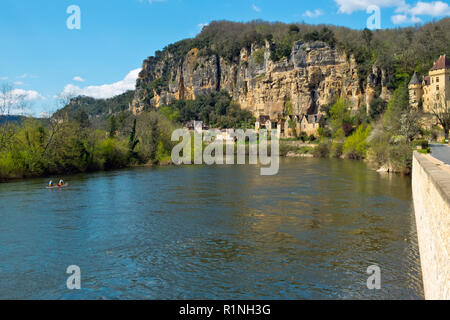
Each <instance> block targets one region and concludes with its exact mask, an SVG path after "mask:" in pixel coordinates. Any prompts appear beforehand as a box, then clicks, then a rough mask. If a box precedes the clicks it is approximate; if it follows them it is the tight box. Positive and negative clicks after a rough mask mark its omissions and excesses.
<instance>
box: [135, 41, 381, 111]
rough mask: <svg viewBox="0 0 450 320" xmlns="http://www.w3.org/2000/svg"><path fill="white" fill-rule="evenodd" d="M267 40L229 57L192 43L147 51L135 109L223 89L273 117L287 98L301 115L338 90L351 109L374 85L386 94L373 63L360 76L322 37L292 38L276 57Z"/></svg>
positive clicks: (366, 97)
mask: <svg viewBox="0 0 450 320" xmlns="http://www.w3.org/2000/svg"><path fill="white" fill-rule="evenodd" d="M270 46H271V43H270V42H269V41H266V43H265V46H257V45H252V46H251V47H249V48H243V49H242V50H241V52H240V57H239V59H238V61H234V62H230V61H229V60H226V59H224V58H222V57H220V56H218V55H209V56H208V55H200V54H199V50H198V49H195V48H194V49H191V50H190V51H189V52H188V53H187V54H186V55H185V56H183V57H181V58H180V59H178V61H177V59H175V58H174V57H173V56H171V55H170V53H168V52H166V53H164V55H163V56H162V57H159V58H158V59H157V58H154V57H150V58H148V59H147V60H145V61H144V63H143V69H142V72H141V73H140V75H139V78H138V80H137V83H136V93H135V98H134V101H133V108H134V110H135V111H136V112H139V111H140V110H142V108H143V107H144V105H145V104H146V103H147V104H148V103H150V104H152V105H155V106H160V105H164V104H167V103H170V102H171V101H173V100H174V99H195V98H196V97H198V96H200V95H203V94H207V93H210V92H212V91H214V90H226V91H228V92H229V93H230V95H231V96H232V97H233V100H235V101H238V102H239V103H240V105H241V107H242V108H245V109H248V110H251V111H252V112H253V113H254V115H255V116H259V115H269V116H270V117H271V119H277V118H279V117H280V116H281V115H282V114H283V111H284V110H283V109H284V106H285V103H286V101H288V100H289V101H291V103H292V106H293V111H294V113H295V114H297V115H301V114H315V113H318V112H320V111H321V108H322V107H324V106H326V105H328V104H330V103H332V102H333V101H334V100H335V99H336V98H337V97H340V96H344V97H346V98H347V99H348V100H349V101H350V103H351V108H352V110H358V109H359V108H361V107H364V108H367V106H368V104H369V103H370V101H371V99H373V97H374V95H375V92H376V90H380V89H381V97H382V98H385V99H387V98H388V97H389V92H388V90H387V88H386V75H385V73H384V71H383V70H381V69H379V68H377V67H376V66H373V68H372V73H371V74H370V75H369V77H368V79H363V80H365V81H361V80H362V79H360V78H359V75H358V68H357V67H358V66H357V64H356V61H355V59H354V57H353V56H352V55H348V54H347V53H346V52H344V51H342V50H339V49H337V48H334V47H331V46H330V45H328V44H326V43H324V42H320V41H315V42H304V41H298V42H295V43H294V45H293V48H292V52H291V54H290V57H289V58H285V59H283V60H281V61H278V62H273V61H272V60H271V59H270V52H271V50H270V49H271V48H270Z"/></svg>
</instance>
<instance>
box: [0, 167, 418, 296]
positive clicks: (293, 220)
mask: <svg viewBox="0 0 450 320" xmlns="http://www.w3.org/2000/svg"><path fill="white" fill-rule="evenodd" d="M53 178H54V180H56V179H57V178H58V177H53ZM64 178H65V179H66V181H68V182H69V183H70V185H69V187H68V188H66V189H61V190H47V189H45V185H46V183H47V181H48V179H31V180H24V181H15V182H10V183H3V184H0V299H423V298H424V297H423V288H422V279H421V272H420V261H419V253H418V247H417V235H416V227H415V219H414V209H413V204H412V195H411V181H410V178H407V177H402V176H389V175H381V174H379V173H377V172H374V171H371V170H369V169H368V168H367V166H366V165H365V164H364V163H362V162H354V161H348V160H332V159H326V160H319V159H282V161H281V163H280V172H279V174H278V175H276V176H271V177H270V176H266V177H264V176H260V171H259V168H258V167H257V166H188V167H158V168H137V169H131V170H119V171H113V172H106V173H94V174H80V175H75V176H70V177H64ZM70 265H77V266H79V267H80V269H81V286H82V289H81V290H68V289H67V286H66V280H67V278H68V277H69V275H68V274H66V269H67V267H68V266H70ZM371 265H378V266H379V267H380V268H381V289H380V290H369V289H368V288H367V286H366V281H367V279H368V277H369V276H370V275H368V274H367V273H366V270H367V268H368V267H369V266H371Z"/></svg>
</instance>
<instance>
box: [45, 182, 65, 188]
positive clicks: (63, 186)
mask: <svg viewBox="0 0 450 320" xmlns="http://www.w3.org/2000/svg"><path fill="white" fill-rule="evenodd" d="M68 186H69V184H68V183H64V184H63V185H62V186H61V187H58V186H54V187H47V189H61V188H65V187H68Z"/></svg>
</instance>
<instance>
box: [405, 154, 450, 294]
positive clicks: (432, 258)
mask: <svg viewBox="0 0 450 320" xmlns="http://www.w3.org/2000/svg"><path fill="white" fill-rule="evenodd" d="M413 161H414V162H413V177H412V179H413V181H412V185H413V196H414V208H415V213H416V223H417V234H418V240H419V249H420V260H421V265H422V274H423V281H424V289H425V298H426V299H428V300H443V299H445V300H448V299H450V255H449V254H450V167H449V166H446V165H444V164H442V163H441V162H439V161H437V160H436V159H434V158H433V157H431V156H429V155H423V154H419V153H417V152H415V153H414V160H413Z"/></svg>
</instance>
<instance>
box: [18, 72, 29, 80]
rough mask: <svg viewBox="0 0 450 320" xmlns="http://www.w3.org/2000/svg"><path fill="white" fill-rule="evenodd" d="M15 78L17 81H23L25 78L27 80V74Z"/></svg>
mask: <svg viewBox="0 0 450 320" xmlns="http://www.w3.org/2000/svg"><path fill="white" fill-rule="evenodd" d="M17 78H18V79H25V78H28V74H26V73H24V74H23V75H21V76H18V77H17Z"/></svg>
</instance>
